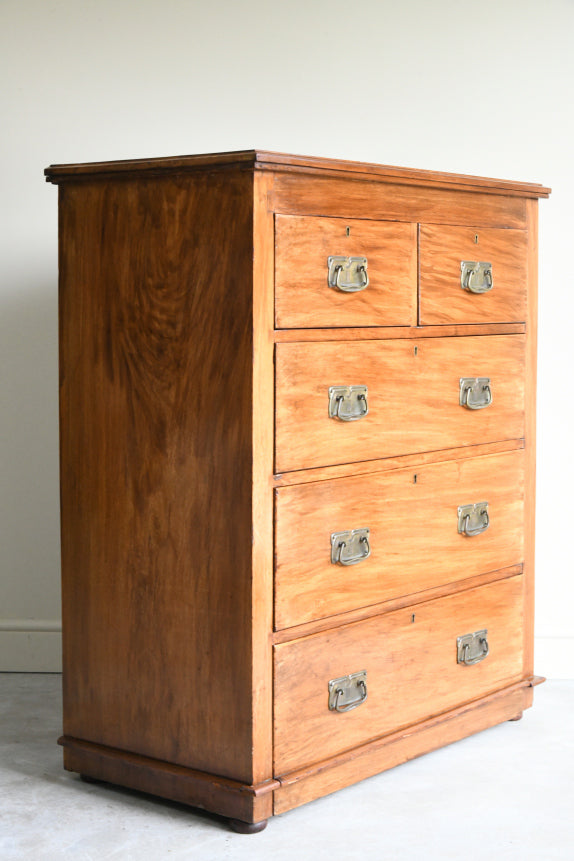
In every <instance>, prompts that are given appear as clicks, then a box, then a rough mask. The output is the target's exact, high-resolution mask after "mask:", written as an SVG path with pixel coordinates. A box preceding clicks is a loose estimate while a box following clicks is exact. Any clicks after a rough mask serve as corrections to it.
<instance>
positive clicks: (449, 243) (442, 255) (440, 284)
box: [419, 224, 526, 325]
mask: <svg viewBox="0 0 574 861" xmlns="http://www.w3.org/2000/svg"><path fill="white" fill-rule="evenodd" d="M419 248H420V320H419V322H420V323H421V324H423V325H433V324H448V323H454V324H456V323H499V322H506V321H514V320H516V321H523V320H525V319H526V232H525V231H523V230H495V229H489V228H486V229H482V228H477V229H476V230H475V229H473V228H468V227H450V226H446V227H445V226H442V225H431V224H423V225H421V228H420V246H419ZM463 260H467V261H468V260H470V261H487V262H489V263H490V264H492V277H493V287H492V289H491V290H489V291H488V292H487V293H481V294H476V293H471V292H469V291H468V290H463V289H462V286H461V268H460V264H461V261H463Z"/></svg>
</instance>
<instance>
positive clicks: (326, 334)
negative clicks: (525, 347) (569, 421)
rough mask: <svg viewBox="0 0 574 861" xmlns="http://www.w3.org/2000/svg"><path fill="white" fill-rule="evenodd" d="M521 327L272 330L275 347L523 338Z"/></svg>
mask: <svg viewBox="0 0 574 861" xmlns="http://www.w3.org/2000/svg"><path fill="white" fill-rule="evenodd" d="M525 332H526V325H525V324H524V323H481V324H478V325H477V324H474V325H472V324H468V325H467V324H463V325H457V326H378V327H374V328H373V327H366V328H357V327H350V328H345V331H344V333H343V332H341V330H340V329H319V328H316V329H276V330H275V332H274V339H275V341H276V343H284V342H291V341H340V340H341V337H344V339H345V340H347V341H350V340H358V341H363V340H365V341H367V340H370V341H381V340H385V339H387V338H466V337H468V336H469V335H523V334H524V333H525Z"/></svg>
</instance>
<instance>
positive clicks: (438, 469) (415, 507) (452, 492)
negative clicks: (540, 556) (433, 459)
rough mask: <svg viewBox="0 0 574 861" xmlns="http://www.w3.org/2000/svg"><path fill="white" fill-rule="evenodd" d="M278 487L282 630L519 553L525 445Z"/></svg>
mask: <svg viewBox="0 0 574 861" xmlns="http://www.w3.org/2000/svg"><path fill="white" fill-rule="evenodd" d="M275 493H276V507H275V558H276V568H275V625H276V628H278V629H280V628H289V627H291V626H293V625H298V624H301V623H303V622H310V621H313V620H314V619H320V618H324V617H327V616H332V615H334V614H335V613H344V612H346V611H348V610H353V609H356V608H359V607H367V606H369V605H370V604H376V603H377V602H379V601H387V600H390V599H392V598H397V597H399V596H402V595H411V594H413V593H415V592H421V591H423V590H425V589H432V588H435V587H437V586H443V585H446V584H448V583H454V582H457V581H460V580H464V579H465V578H468V577H474V576H476V575H479V574H484V573H486V572H488V571H496V570H498V569H499V568H506V567H509V566H511V565H517V564H520V563H521V562H522V560H523V527H524V451H523V450H518V451H513V452H507V453H504V454H496V455H488V456H485V457H475V458H468V459H467V460H460V461H449V462H445V463H436V464H432V465H429V466H422V467H420V468H417V467H412V468H410V469H399V470H393V471H390V472H384V473H378V474H371V475H361V476H357V477H353V478H339V479H332V480H330V481H321V482H313V483H312V484H302V485H295V486H292V487H281V488H278V489H277V490H276V491H275ZM477 504H478V507H475V510H474V511H470V513H468V514H466V512H467V510H469V506H476V505H477Z"/></svg>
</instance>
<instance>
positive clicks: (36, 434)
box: [0, 260, 60, 627]
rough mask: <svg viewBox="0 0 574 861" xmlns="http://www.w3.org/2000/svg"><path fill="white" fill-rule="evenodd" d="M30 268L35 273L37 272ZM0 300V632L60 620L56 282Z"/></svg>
mask: <svg viewBox="0 0 574 861" xmlns="http://www.w3.org/2000/svg"><path fill="white" fill-rule="evenodd" d="M37 265H38V264H37V261H36V263H35V268H37ZM48 266H49V267H50V275H51V276H52V277H51V278H49V279H48V278H47V277H46V275H44V276H43V277H42V278H39V279H34V278H30V275H29V273H27V277H26V283H24V284H22V283H20V282H19V279H18V278H17V277H14V278H12V279H10V278H9V279H7V281H6V286H4V287H3V290H2V292H0V368H1V372H0V415H1V422H0V474H1V480H0V544H1V547H2V561H1V571H0V608H1V609H0V627H1V625H2V619H4V620H7V619H8V620H9V619H22V620H26V619H36V620H37V619H51V620H57V619H59V617H60V587H59V582H60V575H59V566H60V558H59V488H58V309H57V283H56V281H57V276H56V271H55V269H53V262H52V261H51V260H50V261H49V263H48V262H47V263H46V267H48Z"/></svg>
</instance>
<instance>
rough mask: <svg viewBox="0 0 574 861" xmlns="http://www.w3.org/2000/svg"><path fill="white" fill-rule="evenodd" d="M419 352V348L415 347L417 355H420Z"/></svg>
mask: <svg viewBox="0 0 574 861" xmlns="http://www.w3.org/2000/svg"><path fill="white" fill-rule="evenodd" d="M418 354H419V348H418V347H415V356H418Z"/></svg>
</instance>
